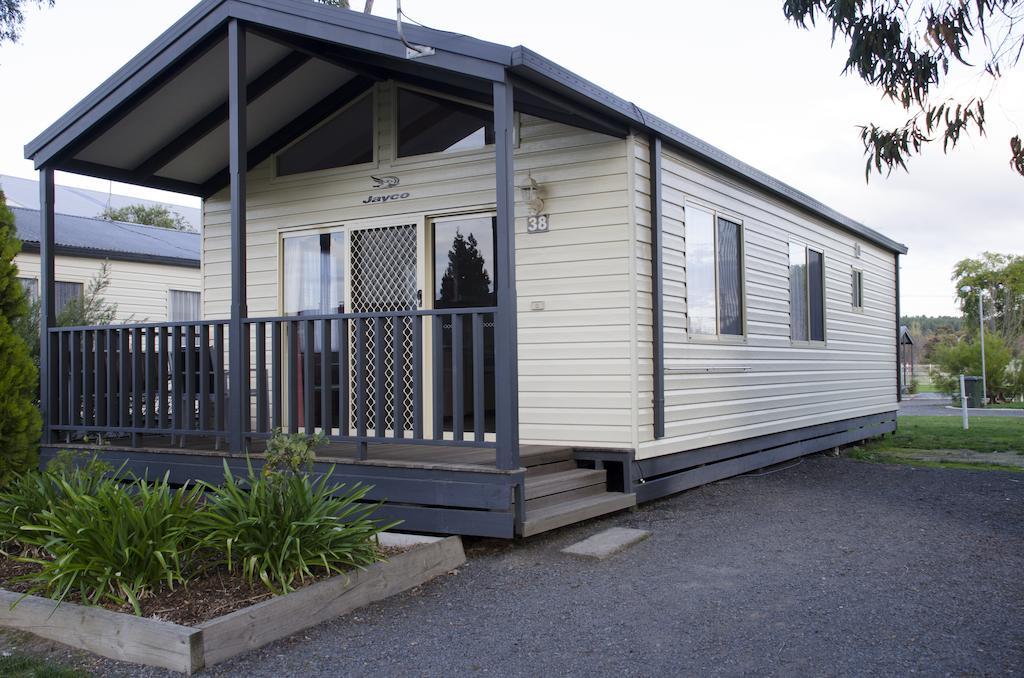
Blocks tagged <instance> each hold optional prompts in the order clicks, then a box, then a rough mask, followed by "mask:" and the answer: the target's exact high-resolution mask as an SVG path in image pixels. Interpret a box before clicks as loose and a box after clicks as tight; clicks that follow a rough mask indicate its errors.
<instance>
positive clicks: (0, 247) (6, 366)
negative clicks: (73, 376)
mask: <svg viewBox="0 0 1024 678" xmlns="http://www.w3.org/2000/svg"><path fill="white" fill-rule="evenodd" d="M20 251H21V242H20V241H19V240H18V238H17V235H16V232H15V230H14V216H13V215H12V214H11V212H10V210H8V209H7V201H6V199H5V197H4V194H3V192H2V191H0V356H3V359H2V360H0V484H3V483H6V482H7V480H8V479H9V478H10V476H11V474H12V473H14V472H18V471H24V470H27V469H28V468H31V467H32V466H33V465H34V464H35V460H36V454H37V452H38V444H39V434H40V431H41V425H42V424H41V419H40V416H39V409H38V407H36V403H35V400H36V393H37V389H38V388H39V373H38V371H37V370H36V367H35V365H33V364H32V360H31V359H30V358H29V350H28V346H26V345H25V342H24V340H23V339H22V338H21V337H20V336H18V333H17V332H15V330H14V327H13V326H12V323H13V322H16V321H17V320H19V319H20V318H23V317H24V316H25V314H26V313H27V304H26V303H25V293H24V291H23V290H22V288H21V283H20V282H19V281H18V269H17V268H16V267H15V265H14V257H15V256H16V255H17V254H18V252H20Z"/></svg>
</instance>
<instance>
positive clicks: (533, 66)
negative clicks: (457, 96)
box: [512, 47, 907, 254]
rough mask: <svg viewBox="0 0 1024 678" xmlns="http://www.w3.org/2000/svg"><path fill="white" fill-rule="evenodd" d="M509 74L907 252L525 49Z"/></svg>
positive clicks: (514, 59) (517, 50)
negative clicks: (534, 79) (534, 80)
mask: <svg viewBox="0 0 1024 678" xmlns="http://www.w3.org/2000/svg"><path fill="white" fill-rule="evenodd" d="M512 70H513V71H525V73H524V75H525V76H526V77H529V75H530V74H535V75H537V76H540V77H541V78H543V79H544V80H545V81H546V83H545V84H547V85H548V86H549V87H554V88H556V89H557V90H560V91H561V92H562V93H566V94H575V95H576V97H577V98H578V97H583V98H585V99H588V100H590V101H591V102H596V103H598V104H600V105H602V106H604V107H605V108H607V109H609V110H610V111H612V112H613V113H615V114H617V115H618V116H621V117H623V118H625V119H627V120H629V121H631V122H632V123H634V124H636V125H639V126H641V127H642V128H644V129H646V130H649V131H651V132H654V133H655V134H657V135H659V136H661V137H662V138H663V139H664V140H665V141H667V142H669V143H670V144H673V145H675V146H676V147H677V148H679V150H681V151H683V152H684V153H687V154H690V155H693V156H696V157H697V158H699V159H701V160H704V161H706V162H709V163H711V164H712V165H714V166H716V167H718V168H720V169H724V170H726V171H727V172H729V173H730V174H732V175H734V176H737V177H739V178H741V179H744V180H746V181H747V182H750V183H753V184H755V185H757V186H758V187H760V188H763V189H764V190H766V191H768V192H769V193H771V194H773V195H775V196H777V197H780V198H782V199H783V200H786V201H787V202H790V203H795V204H796V205H798V206H800V207H802V208H804V209H806V210H808V211H810V212H811V213H813V214H815V215H817V216H819V217H822V218H824V219H826V220H827V221H830V222H832V223H833V224H835V225H837V226H839V227H840V228H842V229H844V230H846V231H848V232H850V233H853V234H854V235H858V236H861V237H862V238H864V239H865V240H868V241H870V242H873V243H875V244H877V245H880V246H882V247H884V248H885V249H887V250H890V251H892V252H898V253H900V254H906V253H907V247H906V245H903V244H902V243H899V242H896V241H895V240H892V239H891V238H888V237H886V236H884V235H882V234H881V233H879V232H878V231H876V230H874V229H872V228H869V227H868V226H865V225H864V224H862V223H860V222H858V221H854V220H853V219H850V218H849V217H847V216H845V215H843V214H840V213H839V212H837V211H836V210H834V209H832V208H831V207H829V206H828V205H825V204H824V203H822V202H821V201H819V200H815V199H814V198H812V197H811V196H809V195H807V194H806V193H803V192H801V191H798V190H797V189H795V188H793V187H792V186H790V185H788V184H785V183H783V182H781V181H779V180H778V179H776V178H774V177H772V176H770V175H768V174H766V173H765V172H762V171H761V170H759V169H757V168H755V167H751V166H750V165H748V164H747V163H745V162H743V161H741V160H738V159H737V158H734V157H733V156H731V155H729V154H728V153H726V152H725V151H722V150H720V149H718V148H715V147H714V146H712V145H711V144H709V143H707V142H706V141H702V140H701V139H698V138H697V137H695V136H693V135H692V134H689V133H687V132H685V131H683V130H681V129H679V128H678V127H676V126H674V125H672V124H671V123H668V122H666V121H665V120H662V119H661V118H659V117H658V116H656V115H653V114H651V113H648V112H647V111H645V110H643V109H642V108H639V107H638V106H636V105H635V104H633V103H632V102H629V101H626V100H625V99H622V98H620V97H617V96H615V95H614V94H612V93H611V92H609V91H608V90H605V89H602V88H601V87H599V86H597V85H595V84H594V83H592V82H590V81H589V80H586V79H584V78H581V77H580V76H578V75H576V74H575V73H572V72H571V71H568V70H566V69H564V68H562V67H561V66H559V65H558V64H556V63H554V62H553V61H551V60H550V59H546V58H544V57H542V56H541V55H539V54H537V53H536V52H533V51H531V50H529V49H527V48H525V47H516V48H513V50H512Z"/></svg>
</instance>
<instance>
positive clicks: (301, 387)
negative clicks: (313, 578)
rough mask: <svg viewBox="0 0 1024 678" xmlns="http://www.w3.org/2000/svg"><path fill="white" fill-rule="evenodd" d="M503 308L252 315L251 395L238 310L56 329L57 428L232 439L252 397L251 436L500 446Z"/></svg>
mask: <svg viewBox="0 0 1024 678" xmlns="http://www.w3.org/2000/svg"><path fill="white" fill-rule="evenodd" d="M495 310H496V309H495V308H493V307H484V308H465V309H445V310H416V311H395V312H385V313H343V314H326V315H305V316H283V317H271V318H247V319H245V320H243V323H242V327H243V328H244V332H245V334H244V336H243V342H244V345H245V351H244V355H243V362H244V368H243V371H244V372H247V373H248V374H249V379H248V380H244V386H243V389H242V393H240V394H238V399H236V397H235V394H232V393H230V389H229V387H228V377H227V374H228V364H229V363H228V358H229V356H228V348H227V347H228V346H229V345H230V343H229V341H228V339H229V336H228V335H229V332H230V329H229V321H227V320H209V321H199V322H168V323H146V324H138V325H110V326H96V327H61V328H53V329H51V330H50V333H51V339H52V343H53V344H54V349H53V350H54V351H55V354H56V355H55V363H56V367H57V368H58V375H59V378H58V380H57V383H56V388H55V389H53V392H52V393H51V399H52V402H51V411H52V412H53V415H52V422H51V425H50V434H51V439H53V440H55V441H60V440H62V439H63V440H65V441H70V440H71V439H72V438H81V437H83V436H90V435H91V436H97V435H98V436H103V437H104V438H106V439H107V440H108V441H109V442H111V443H113V442H114V441H115V439H122V440H124V441H125V442H126V443H127V444H131V445H138V444H140V436H143V435H145V436H153V435H157V436H170V438H171V442H172V443H177V444H184V443H185V441H186V440H187V439H188V438H192V437H201V438H208V439H212V440H213V444H214V446H216V447H218V448H219V447H221V446H222V444H223V443H224V442H225V441H226V440H227V439H228V438H229V436H228V434H229V431H228V423H227V422H228V421H230V417H229V416H228V412H229V411H231V408H233V407H240V408H242V416H241V421H242V422H243V423H242V426H243V428H244V431H243V439H244V440H245V441H246V442H247V443H248V442H251V441H253V440H259V439H263V438H266V437H269V435H270V434H271V431H272V430H273V429H275V428H282V429H284V430H286V431H292V432H295V431H304V432H306V433H313V432H322V433H324V434H325V435H327V436H328V437H329V438H330V439H331V440H333V441H338V442H349V443H354V444H355V456H356V457H357V458H359V459H366V458H368V446H369V445H371V444H373V443H394V442H401V443H405V444H441V445H449V446H462V445H465V446H474V447H495V443H494V439H493V435H491V433H492V432H493V428H492V427H493V408H494V401H495V383H494V332H495V326H494V325H495ZM141 444H145V442H144V441H143V442H142V443H141Z"/></svg>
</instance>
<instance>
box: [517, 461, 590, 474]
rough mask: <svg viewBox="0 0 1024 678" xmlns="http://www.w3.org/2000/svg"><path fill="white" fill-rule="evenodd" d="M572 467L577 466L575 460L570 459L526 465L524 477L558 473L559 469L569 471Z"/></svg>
mask: <svg viewBox="0 0 1024 678" xmlns="http://www.w3.org/2000/svg"><path fill="white" fill-rule="evenodd" d="M574 468H579V466H577V465H576V462H575V461H573V460H572V459H569V460H567V461H553V462H551V463H549V464H537V465H536V466H527V467H526V477H527V478H535V477H537V476H543V475H547V474H549V473H560V472H561V471H571V470H572V469H574Z"/></svg>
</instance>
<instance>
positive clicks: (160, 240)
mask: <svg viewBox="0 0 1024 678" xmlns="http://www.w3.org/2000/svg"><path fill="white" fill-rule="evenodd" d="M9 209H10V210H11V212H12V213H13V214H14V223H15V227H16V229H17V232H18V238H20V239H21V241H22V243H23V248H22V249H23V250H24V251H26V252H38V251H39V226H40V216H39V210H32V209H25V208H23V207H10V208H9ZM56 218H57V221H56V228H55V239H56V254H63V255H70V256H79V257H90V258H95V259H117V260H120V261H137V262H144V263H154V264H171V265H175V266H188V267H190V268H198V267H199V247H200V236H199V234H198V233H194V232H192V231H173V230H171V229H168V228H160V227H158V226H146V225H143V224H127V223H124V222H120V221H107V220H105V219H90V218H88V217H79V216H74V215H71V214H57V215H56Z"/></svg>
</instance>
